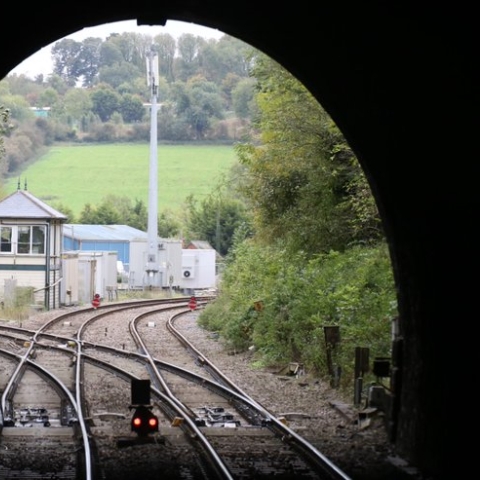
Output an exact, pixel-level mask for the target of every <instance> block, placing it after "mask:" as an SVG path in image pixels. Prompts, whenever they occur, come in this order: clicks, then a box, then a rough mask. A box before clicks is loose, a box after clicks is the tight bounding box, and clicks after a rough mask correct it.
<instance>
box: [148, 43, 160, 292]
mask: <svg viewBox="0 0 480 480" xmlns="http://www.w3.org/2000/svg"><path fill="white" fill-rule="evenodd" d="M158 80H159V77H158V55H157V53H156V52H155V49H154V46H153V45H152V46H151V47H150V51H149V52H148V56H147V85H148V87H150V96H151V106H150V112H151V114H150V171H149V188H148V250H147V263H146V266H145V272H146V277H147V281H146V283H147V285H148V286H149V287H154V286H158V285H159V278H158V273H159V264H158V155H157V143H158V139H157V93H158Z"/></svg>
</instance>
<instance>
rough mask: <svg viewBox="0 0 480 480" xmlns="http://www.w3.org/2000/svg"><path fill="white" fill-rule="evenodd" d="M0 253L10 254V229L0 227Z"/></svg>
mask: <svg viewBox="0 0 480 480" xmlns="http://www.w3.org/2000/svg"><path fill="white" fill-rule="evenodd" d="M0 252H7V253H12V227H0Z"/></svg>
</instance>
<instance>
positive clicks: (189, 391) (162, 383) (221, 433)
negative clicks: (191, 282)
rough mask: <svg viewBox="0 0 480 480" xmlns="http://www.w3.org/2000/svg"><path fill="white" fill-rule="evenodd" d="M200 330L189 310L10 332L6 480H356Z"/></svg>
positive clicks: (93, 315) (164, 306) (5, 380)
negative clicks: (202, 341)
mask: <svg viewBox="0 0 480 480" xmlns="http://www.w3.org/2000/svg"><path fill="white" fill-rule="evenodd" d="M208 301H209V299H204V300H202V302H199V307H200V308H201V306H202V305H203V304H205V303H207V302H208ZM194 321H195V313H192V312H191V311H190V309H189V308H188V299H185V298H180V299H175V300H171V299H170V300H164V301H159V300H156V301H145V300H144V301H137V302H125V303H117V304H109V305H108V306H104V307H101V308H99V309H96V310H94V309H92V308H85V309H79V310H75V311H69V312H67V313H61V314H58V315H55V316H52V318H51V319H50V320H46V321H43V322H42V323H38V322H37V323H36V322H35V321H31V322H27V323H26V322H23V323H24V325H22V327H13V326H11V327H8V326H0V355H1V356H2V368H3V370H2V371H0V373H1V374H2V375H1V376H0V386H1V388H2V414H3V415H2V416H3V420H2V424H3V428H2V438H1V444H0V447H3V448H7V449H8V450H7V451H9V452H10V453H9V454H7V457H6V458H7V461H3V460H2V467H1V468H3V471H2V470H0V478H2V479H5V480H9V479H10V478H12V479H13V478H16V479H21V478H29V479H37V478H39V479H40V478H58V479H63V478H65V479H69V478H75V479H82V480H83V479H85V480H97V479H99V480H110V479H112V480H113V479H115V480H121V479H123V478H125V479H127V478H135V477H136V476H138V477H139V478H142V479H143V480H148V479H149V478H152V479H153V478H159V475H160V474H162V477H161V478H172V479H181V478H189V479H196V478H199V479H200V478H208V479H215V478H219V479H232V480H233V479H235V480H237V479H238V480H241V479H250V478H265V479H268V478H273V477H275V478H299V479H301V478H305V479H307V478H308V479H310V478H311V479H320V480H322V479H328V480H330V479H331V480H336V479H347V478H348V477H347V476H346V475H345V474H344V473H343V472H342V471H341V470H340V469H339V468H337V467H336V466H335V465H334V464H333V463H332V462H330V461H329V460H328V458H326V457H325V456H324V455H322V453H321V452H320V451H318V450H317V449H316V448H315V447H314V446H312V445H311V444H309V443H308V442H307V441H306V440H305V439H303V438H302V437H301V436H300V435H298V434H297V433H296V432H295V431H293V430H291V429H290V428H289V427H288V426H287V425H286V424H285V422H283V421H281V420H280V419H278V418H276V417H275V416H273V415H272V414H270V413H269V412H268V411H267V410H266V409H265V408H264V407H263V406H262V405H261V404H260V403H258V402H257V401H256V400H255V399H253V398H251V397H250V396H248V395H247V394H246V393H245V392H244V391H242V390H241V389H240V388H239V387H237V386H236V385H235V384H234V383H233V382H232V381H231V380H230V379H229V378H228V377H227V376H226V375H224V374H223V373H222V372H221V371H220V370H218V369H217V368H216V367H215V365H213V364H212V363H211V362H210V360H209V359H208V358H207V357H206V355H205V354H204V353H203V352H201V351H199V350H197V349H196V347H195V345H194V343H192V342H190V341H189V340H188V339H187V336H188V335H185V328H183V329H182V330H183V333H182V332H181V331H180V329H178V328H177V324H183V325H184V327H185V325H187V331H188V322H194ZM4 360H5V361H4ZM134 380H149V381H150V384H151V390H150V396H151V409H152V412H153V414H154V415H155V416H156V417H157V418H158V420H159V431H158V433H156V434H151V435H148V436H147V437H138V436H137V434H136V433H135V432H132V431H131V429H130V419H131V417H132V409H133V406H132V404H131V382H132V381H134ZM25 445H28V447H27V448H28V449H29V455H28V458H29V460H27V459H26V458H24V457H25V455H22V454H21V449H22V448H25ZM46 452H50V453H46ZM53 452H55V453H53ZM2 453H3V452H2ZM2 458H3V457H2ZM14 458H16V463H15V462H14V461H13V459H14ZM38 465H41V468H38ZM22 472H23V473H22ZM25 472H26V473H25ZM22 474H23V475H27V476H24V477H21V476H19V475H22ZM48 475H50V477H49V476H48ZM53 475H56V477H53Z"/></svg>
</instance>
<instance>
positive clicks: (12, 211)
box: [0, 190, 67, 222]
mask: <svg viewBox="0 0 480 480" xmlns="http://www.w3.org/2000/svg"><path fill="white" fill-rule="evenodd" d="M5 218H8V219H23V218H25V219H38V220H40V219H41V220H47V219H57V220H61V221H64V222H65V221H67V216H66V215H64V214H63V213H60V212H59V211H58V210H55V209H54V208H52V207H50V206H49V205H47V204H46V203H44V202H42V201H41V200H39V199H38V198H37V197H35V196H34V195H32V194H31V193H30V192H27V191H26V190H17V191H15V192H13V193H11V194H10V195H8V196H7V197H5V198H4V199H3V200H0V219H5Z"/></svg>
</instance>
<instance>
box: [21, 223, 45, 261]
mask: <svg viewBox="0 0 480 480" xmlns="http://www.w3.org/2000/svg"><path fill="white" fill-rule="evenodd" d="M17 250H18V251H17V253H27V254H28V253H34V254H35V253H37V254H38V253H41V254H43V253H45V227H39V226H32V227H30V226H25V227H18V244H17Z"/></svg>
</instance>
